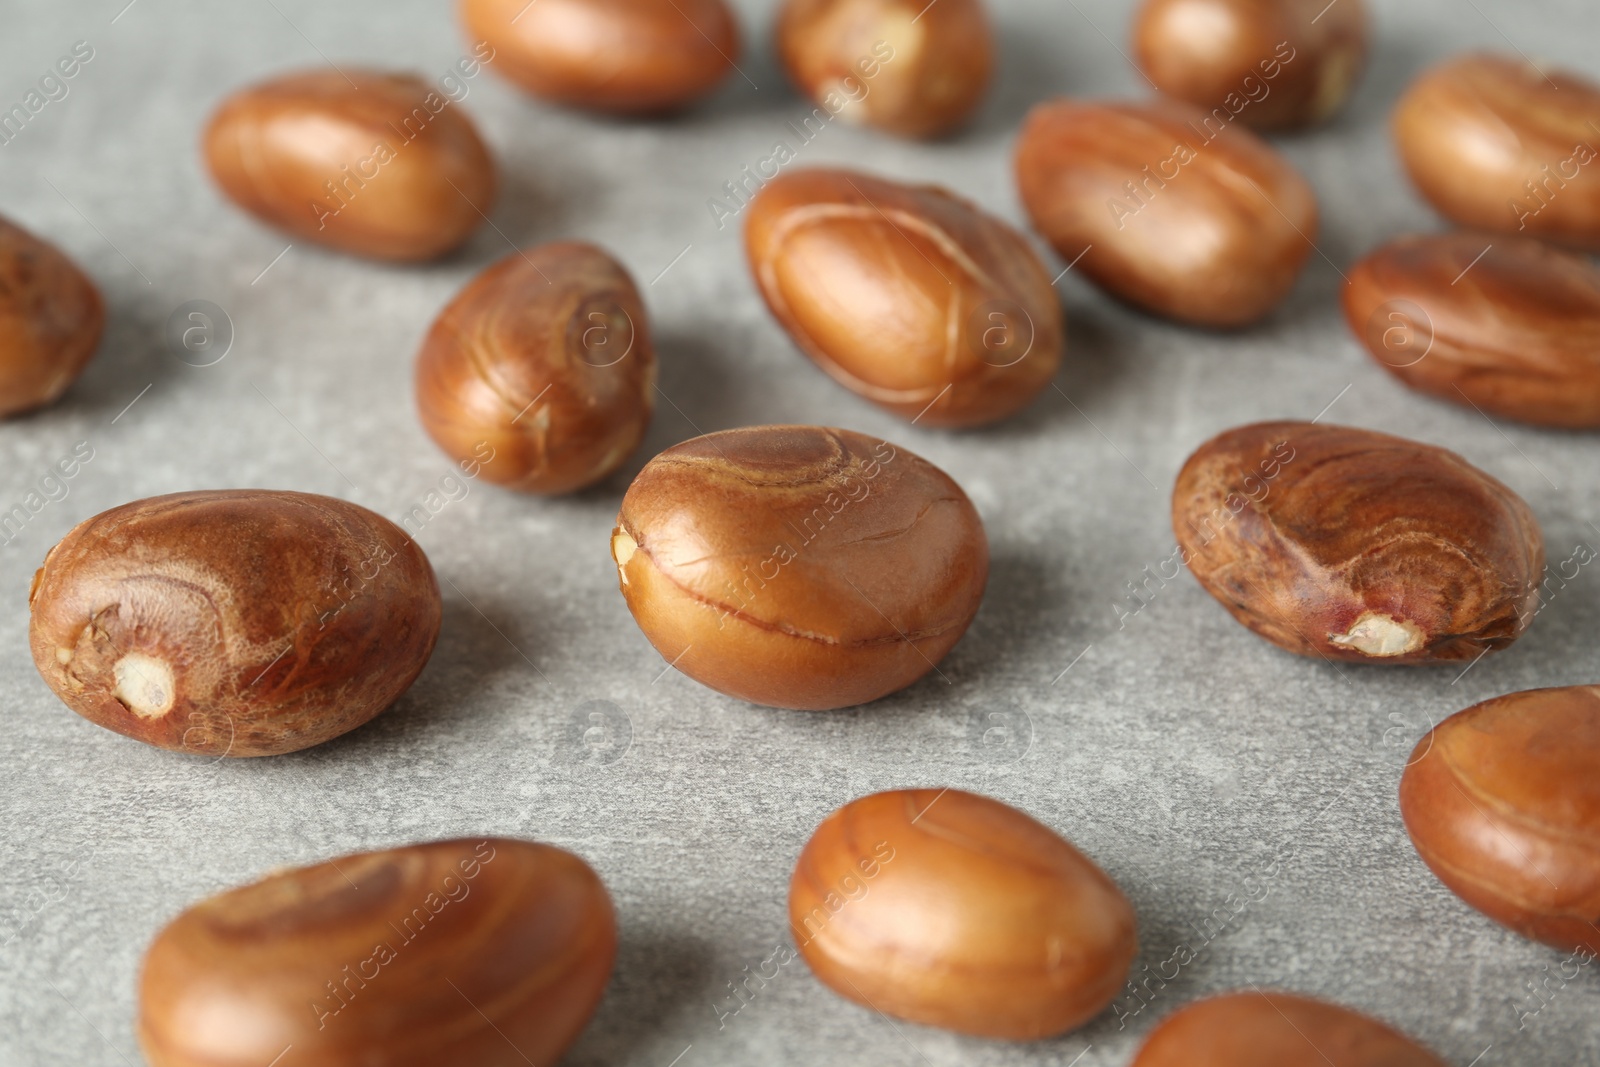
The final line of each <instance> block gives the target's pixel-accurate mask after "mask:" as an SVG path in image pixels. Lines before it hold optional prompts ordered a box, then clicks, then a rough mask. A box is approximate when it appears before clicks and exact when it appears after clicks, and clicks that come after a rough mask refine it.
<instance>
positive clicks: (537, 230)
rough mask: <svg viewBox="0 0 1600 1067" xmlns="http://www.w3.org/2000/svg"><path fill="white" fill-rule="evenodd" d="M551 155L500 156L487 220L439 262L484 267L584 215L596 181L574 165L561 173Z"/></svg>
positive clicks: (592, 204) (591, 207)
mask: <svg viewBox="0 0 1600 1067" xmlns="http://www.w3.org/2000/svg"><path fill="white" fill-rule="evenodd" d="M552 156H553V157H556V158H541V159H539V160H537V161H536V160H533V159H523V158H520V157H518V156H513V157H509V158H507V159H506V160H504V161H503V164H502V167H501V172H500V191H499V194H498V196H497V197H496V200H495V207H494V210H492V211H491V212H490V213H489V218H488V220H487V221H485V222H484V223H483V224H482V225H480V226H479V227H478V228H477V230H476V231H474V232H473V235H472V237H471V238H470V239H469V240H468V241H467V242H466V243H465V244H463V245H462V246H461V247H459V248H457V249H456V250H455V251H453V252H451V253H450V254H449V255H448V256H446V257H445V258H444V259H442V260H439V261H438V264H437V265H442V266H451V265H461V264H483V265H487V264H489V263H493V262H496V261H498V260H500V259H502V258H504V257H505V256H508V255H511V254H512V253H513V252H515V251H517V250H519V249H522V248H529V247H532V246H534V245H538V244H543V243H544V242H546V241H551V240H554V239H556V238H557V237H559V236H561V235H563V234H564V233H565V232H566V227H565V224H566V222H567V220H568V219H571V218H574V217H587V216H588V215H589V214H590V213H591V212H592V211H593V210H594V207H595V200H596V197H597V196H598V195H599V194H598V192H597V190H596V187H595V183H594V181H593V180H592V178H591V177H589V176H588V175H586V174H583V173H581V172H580V171H579V170H576V169H572V170H568V171H565V172H564V171H562V170H561V169H560V166H559V164H560V158H559V157H558V156H557V155H556V154H555V153H552ZM535 175H537V177H535Z"/></svg>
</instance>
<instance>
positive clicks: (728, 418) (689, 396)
mask: <svg viewBox="0 0 1600 1067" xmlns="http://www.w3.org/2000/svg"><path fill="white" fill-rule="evenodd" d="M654 340H655V349H656V360H657V364H658V366H659V368H660V371H659V377H658V379H657V382H656V409H655V413H654V415H652V416H651V418H650V428H649V429H648V430H646V431H645V436H644V440H643V441H642V442H640V444H639V447H638V448H636V449H634V452H633V455H631V456H629V457H628V459H627V460H626V461H625V462H624V463H623V464H622V466H621V467H619V468H618V469H617V470H616V471H615V472H613V473H612V474H611V475H610V476H609V477H607V478H605V479H604V480H603V481H600V482H599V483H597V484H595V485H593V486H591V487H589V488H587V489H585V490H583V491H582V492H581V493H579V494H577V496H576V497H575V498H574V499H576V500H579V501H591V500H608V499H613V498H617V497H620V496H621V494H622V493H624V492H626V491H627V488H628V486H629V485H630V484H631V483H632V482H633V479H634V478H635V477H636V476H637V475H638V473H639V471H640V470H642V469H643V468H644V465H645V464H646V463H648V462H650V460H651V459H653V458H654V457H655V456H657V455H659V454H660V453H661V452H663V451H664V450H666V449H668V448H671V447H672V446H673V445H675V444H678V443H680V442H683V441H687V440H689V439H690V438H692V437H698V436H700V435H701V434H703V433H715V432H716V431H718V430H726V429H730V428H732V427H736V426H748V425H753V424H757V423H761V422H766V421H770V420H768V419H766V418H764V417H763V416H762V411H763V405H762V404H761V402H760V400H761V398H760V396H759V395H758V393H757V392H756V391H753V390H751V389H750V388H749V383H748V382H747V381H741V380H740V379H741V375H742V371H743V367H742V366H741V365H740V364H739V363H737V362H736V361H735V359H734V356H733V353H734V351H736V350H740V344H741V340H742V339H741V338H740V337H739V336H737V335H734V336H729V334H728V331H727V330H724V331H722V332H721V333H718V334H716V335H715V339H713V336H712V335H711V334H710V333H709V332H708V333H706V334H698V333H697V334H689V333H681V332H677V331H672V330H666V331H661V332H659V333H657V334H656V336H655V338H654ZM742 350H744V351H748V350H749V348H748V346H747V345H746V346H744V347H743V349H742Z"/></svg>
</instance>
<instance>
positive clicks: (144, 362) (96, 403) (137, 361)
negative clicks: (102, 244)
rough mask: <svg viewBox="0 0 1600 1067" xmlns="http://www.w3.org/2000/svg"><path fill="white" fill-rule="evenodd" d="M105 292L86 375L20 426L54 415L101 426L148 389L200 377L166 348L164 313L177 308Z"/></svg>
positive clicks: (132, 295) (19, 419) (133, 295)
mask: <svg viewBox="0 0 1600 1067" xmlns="http://www.w3.org/2000/svg"><path fill="white" fill-rule="evenodd" d="M101 292H102V295H104V297H105V299H106V327H105V332H104V334H103V335H102V336H101V338H100V345H99V347H98V348H96V349H95V353H94V355H93V356H92V357H91V358H90V360H89V362H88V364H87V365H86V366H85V367H84V369H83V373H82V374H80V375H79V376H78V379H77V381H75V382H73V383H72V384H71V385H70V386H68V387H67V391H66V392H65V393H63V394H62V396H61V398H60V399H59V400H57V401H56V402H55V403H54V404H50V405H48V406H46V407H43V408H40V409H38V410H37V411H35V412H29V413H26V414H23V415H20V416H17V417H16V419H15V420H14V421H16V422H17V423H18V424H25V423H26V422H27V421H28V420H30V419H34V418H41V417H44V416H47V415H48V414H49V413H52V412H55V413H59V414H64V415H69V416H70V415H77V416H80V417H92V419H93V421H94V423H95V425H96V426H101V425H104V424H106V423H110V422H111V421H113V420H116V419H119V418H120V416H121V415H122V413H123V411H124V410H125V409H127V408H128V406H129V405H130V404H132V403H133V402H134V401H135V400H137V399H139V398H140V397H141V396H142V395H145V390H146V387H149V388H150V391H152V392H154V391H155V390H159V389H161V388H162V387H163V386H164V385H165V384H166V383H167V382H169V381H171V380H172V379H174V378H177V377H179V376H180V374H181V372H183V371H186V370H187V371H194V372H195V373H198V370H197V369H196V368H193V367H188V366H186V365H185V364H184V363H183V362H181V361H180V360H179V359H178V358H177V357H176V356H174V355H172V354H171V353H170V352H168V351H167V350H166V342H165V338H164V336H163V334H164V331H165V328H166V315H167V314H168V313H170V312H171V311H172V310H174V308H175V307H176V305H174V308H167V307H164V306H162V305H159V304H156V303H153V302H152V301H150V299H149V298H148V296H146V295H145V294H142V293H123V292H121V291H118V290H115V289H110V290H108V289H105V288H102V290H101Z"/></svg>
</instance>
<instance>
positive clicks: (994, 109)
mask: <svg viewBox="0 0 1600 1067" xmlns="http://www.w3.org/2000/svg"><path fill="white" fill-rule="evenodd" d="M1069 14H1070V12H1069ZM995 36H996V41H995V47H996V49H997V55H996V62H995V74H994V81H993V82H992V83H991V84H990V86H989V95H988V97H987V98H986V99H985V100H984V102H983V104H982V105H980V107H979V109H978V114H977V117H976V121H975V123H974V128H975V129H976V130H977V131H979V132H980V133H981V134H982V135H983V137H984V138H985V139H986V140H990V139H1001V138H1003V139H1004V140H1006V141H1008V142H1009V141H1010V140H1012V139H1014V138H1015V137H1016V136H1017V134H1018V131H1019V127H1020V126H1021V125H1022V120H1023V118H1024V117H1025V116H1026V115H1027V114H1028V112H1029V111H1031V110H1032V109H1033V108H1034V106H1035V105H1037V104H1041V103H1044V102H1045V101H1047V100H1054V99H1056V98H1058V97H1062V96H1073V95H1079V94H1083V93H1086V92H1088V91H1090V88H1091V85H1092V83H1091V82H1090V80H1088V79H1086V78H1083V77H1080V76H1076V75H1077V74H1078V72H1079V67H1078V66H1077V65H1075V64H1072V63H1068V62H1063V61H1062V57H1061V51H1060V49H1059V48H1058V47H1057V48H1053V47H1052V46H1051V42H1050V41H1049V40H1047V39H1045V38H1042V37H1040V35H1039V34H1038V32H1037V30H1035V31H1034V32H1028V31H1027V30H1026V29H1024V28H1023V27H1021V26H1013V25H1000V26H998V27H996V34H995ZM958 136H959V132H958Z"/></svg>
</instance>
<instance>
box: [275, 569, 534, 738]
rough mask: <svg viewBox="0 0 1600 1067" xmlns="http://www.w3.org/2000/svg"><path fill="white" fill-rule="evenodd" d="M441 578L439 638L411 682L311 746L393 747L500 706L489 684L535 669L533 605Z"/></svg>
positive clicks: (495, 684) (491, 685) (496, 683)
mask: <svg viewBox="0 0 1600 1067" xmlns="http://www.w3.org/2000/svg"><path fill="white" fill-rule="evenodd" d="M439 584H440V586H441V587H442V592H443V607H444V620H443V624H442V625H441V626H440V629H439V642H438V644H437V645H435V646H434V650H433V655H432V656H431V657H429V659H428V665H427V666H426V667H424V668H423V669H422V673H421V674H420V675H418V677H417V680H416V681H415V682H413V683H412V684H411V688H409V689H407V690H406V691H405V692H404V693H402V694H400V696H399V698H398V699H396V700H395V702H394V703H393V704H391V705H390V706H389V708H388V709H387V710H386V711H383V712H381V713H380V714H379V715H378V716H377V717H376V718H374V719H373V720H372V721H371V722H368V723H365V724H363V725H361V726H358V727H357V728H356V729H354V730H351V731H350V732H349V733H347V734H342V735H340V736H339V737H336V738H334V739H332V740H331V741H327V742H324V743H323V744H321V745H317V746H316V747H314V748H311V749H307V750H306V752H308V753H316V754H317V756H318V757H325V758H330V759H338V758H340V757H341V756H349V755H351V754H352V753H349V752H344V751H343V750H344V749H345V748H349V747H356V748H359V749H360V750H362V751H364V752H369V753H377V752H393V751H394V750H395V748H394V746H395V745H397V744H399V743H400V742H401V741H402V739H403V738H404V736H405V735H407V734H412V733H414V732H415V731H417V730H419V729H449V728H450V727H449V726H446V725H443V724H446V723H448V722H449V721H450V720H453V719H459V718H462V717H464V716H466V715H469V714H472V713H473V712H472V711H471V710H470V709H475V708H479V709H481V708H485V707H494V706H496V705H497V703H498V702H497V701H493V700H487V701H486V700H485V699H483V694H484V692H485V691H486V690H488V689H491V688H493V687H495V686H497V685H500V684H501V683H502V681H503V680H504V679H505V678H506V677H507V676H508V675H514V674H517V673H518V672H525V673H532V670H531V668H530V667H529V664H528V661H527V660H526V659H524V658H523V657H524V654H526V655H527V656H529V657H532V656H534V653H535V650H536V649H537V648H538V647H539V644H538V642H537V641H536V640H535V639H534V637H533V636H532V635H530V633H529V628H530V624H529V623H528V622H527V621H526V620H527V617H528V616H529V614H530V613H529V612H526V611H522V612H519V613H518V614H517V615H516V616H515V617H513V615H512V613H511V612H509V611H507V610H506V609H505V608H504V607H503V606H502V604H501V602H500V601H499V600H498V599H497V598H496V597H495V596H494V595H493V594H488V595H480V594H477V593H475V592H472V591H470V590H469V591H466V592H465V593H458V592H457V591H456V590H454V589H452V588H451V587H450V585H449V583H448V582H446V581H444V580H443V579H441V580H440V583H439ZM468 596H470V597H471V602H470V603H469V602H468V601H467V599H466V597H468ZM474 605H476V607H475V606H474ZM480 609H481V610H480ZM533 662H535V663H537V662H538V660H537V659H534V661H533ZM541 684H542V683H541Z"/></svg>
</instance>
